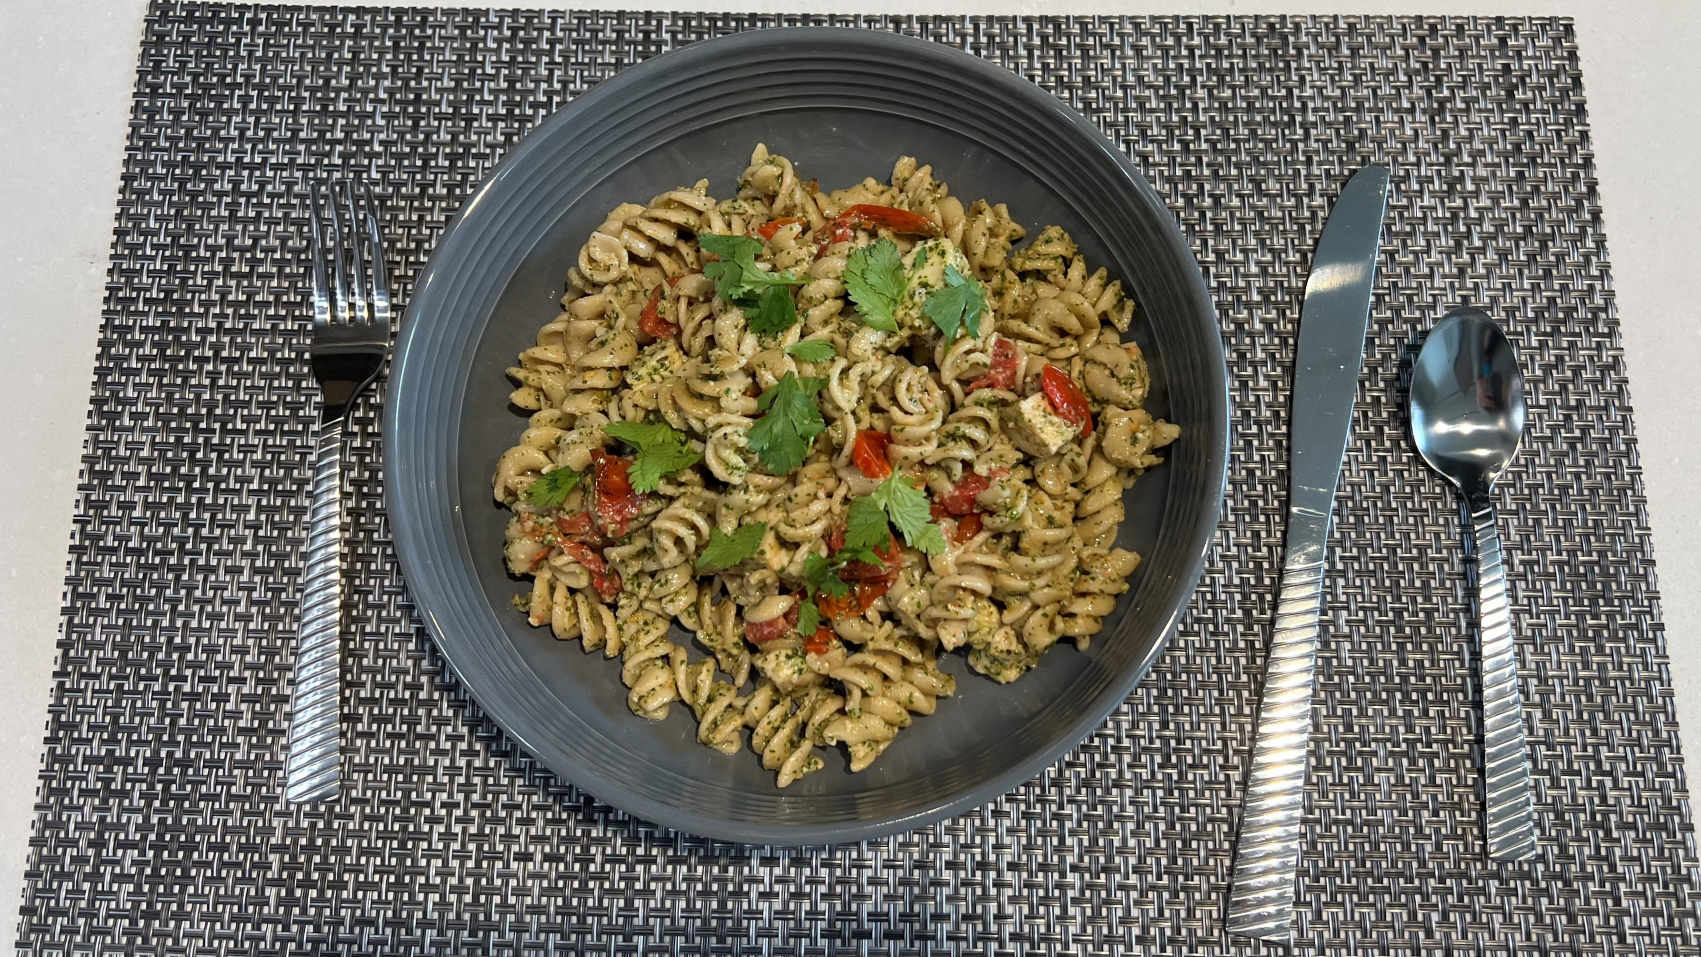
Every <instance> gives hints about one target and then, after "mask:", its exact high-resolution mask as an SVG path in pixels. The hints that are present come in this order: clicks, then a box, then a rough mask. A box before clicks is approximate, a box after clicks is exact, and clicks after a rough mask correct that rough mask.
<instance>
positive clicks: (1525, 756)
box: [1465, 491, 1536, 861]
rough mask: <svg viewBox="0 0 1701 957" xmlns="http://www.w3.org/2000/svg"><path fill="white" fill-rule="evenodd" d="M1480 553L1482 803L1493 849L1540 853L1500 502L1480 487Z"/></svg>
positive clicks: (1475, 517)
mask: <svg viewBox="0 0 1701 957" xmlns="http://www.w3.org/2000/svg"><path fill="white" fill-rule="evenodd" d="M1465 512H1466V517H1467V519H1468V520H1469V521H1470V525H1471V535H1472V537H1473V538H1474V539H1475V540H1476V553H1477V619H1478V623H1479V626H1480V629H1481V639H1480V641H1481V644H1482V744H1483V805H1484V808H1485V812H1484V817H1486V818H1487V823H1488V856H1489V858H1490V859H1491V860H1496V861H1522V860H1527V859H1529V858H1531V857H1534V856H1535V853H1536V823H1535V812H1534V810H1533V808H1532V807H1531V802H1530V791H1531V787H1530V755H1529V751H1528V749H1527V748H1526V747H1525V741H1524V696H1523V694H1522V693H1521V692H1520V691H1519V690H1518V647H1517V645H1516V643H1514V642H1513V640H1512V606H1511V603H1510V601H1508V599H1507V595H1506V562H1505V560H1504V559H1503V557H1502V553H1501V550H1500V527H1499V522H1498V521H1497V519H1496V517H1495V513H1494V501H1493V500H1492V499H1490V498H1489V497H1488V493H1487V492H1486V491H1482V492H1473V493H1472V494H1471V495H1470V496H1469V497H1468V498H1467V499H1466V504H1465Z"/></svg>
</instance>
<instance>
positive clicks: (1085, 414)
mask: <svg viewBox="0 0 1701 957" xmlns="http://www.w3.org/2000/svg"><path fill="white" fill-rule="evenodd" d="M1040 388H1042V389H1044V390H1045V398H1046V401H1048V402H1050V403H1051V408H1052V411H1054V412H1056V413H1057V415H1058V417H1059V418H1062V419H1067V420H1068V421H1070V422H1073V423H1075V424H1076V425H1078V426H1080V427H1081V434H1082V435H1092V434H1093V410H1092V409H1091V408H1089V407H1088V406H1087V394H1086V393H1085V392H1082V391H1081V387H1080V386H1078V385H1076V384H1075V380H1074V379H1071V378H1069V373H1067V372H1064V371H1063V370H1062V369H1059V368H1058V367H1056V366H1049V365H1048V366H1046V367H1045V369H1044V370H1043V371H1041V372H1040Z"/></svg>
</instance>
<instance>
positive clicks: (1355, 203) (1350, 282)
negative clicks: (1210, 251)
mask: <svg viewBox="0 0 1701 957" xmlns="http://www.w3.org/2000/svg"><path fill="white" fill-rule="evenodd" d="M1387 205H1388V169H1387V168H1386V167H1383V166H1367V167H1365V168H1364V169H1362V170H1359V171H1358V172H1357V173H1355V174H1354V175H1353V177H1352V179H1350V180H1348V181H1347V184H1346V186H1344V187H1343V188H1342V189H1341V195H1340V198H1339V199H1337V200H1336V201H1335V206H1334V209H1333V210H1332V211H1331V212H1330V214H1329V221H1328V223H1327V224H1326V225H1325V226H1324V228H1323V236H1322V238H1321V239H1319V240H1318V243H1317V254H1316V258H1315V259H1314V260H1313V262H1312V265H1311V275H1310V276H1309V277H1308V278H1307V279H1306V283H1305V301H1304V304H1303V306H1302V307H1301V310H1300V319H1299V353H1298V357H1297V358H1296V360H1295V363H1294V365H1295V369H1294V382H1293V398H1292V400H1291V420H1292V426H1291V433H1290V439H1289V446H1288V447H1289V453H1288V455H1289V465H1288V512H1287V548H1286V557H1285V559H1284V560H1283V563H1282V584H1281V592H1280V594H1279V596H1278V598H1277V603H1276V627H1275V631H1274V632H1273V633H1272V634H1271V636H1270V654H1269V657H1268V659H1267V660H1266V664H1265V675H1264V693H1263V697H1262V699H1261V700H1260V702H1259V706H1258V729H1257V734H1258V738H1257V745H1256V747H1255V748H1254V750H1253V754H1252V777H1251V780H1250V783H1249V784H1248V786H1247V792H1246V802H1245V809H1244V811H1243V816H1242V818H1241V825H1240V836H1239V839H1238V841H1237V842H1236V845H1235V864H1234V886H1233V889H1232V891H1231V893H1230V897H1229V911H1228V929H1229V931H1230V932H1231V933H1235V934H1241V935H1244V936H1248V937H1255V938H1259V939H1261V940H1273V941H1289V940H1291V939H1292V937H1293V928H1292V916H1293V898H1294V880H1295V876H1296V874H1295V871H1296V868H1297V867H1298V863H1299V862H1298V858H1299V839H1300V817H1301V814H1302V812H1303V811H1304V799H1305V794H1304V788H1305V770H1306V762H1307V758H1308V757H1309V755H1310V747H1309V745H1308V743H1307V739H1308V737H1309V735H1310V733H1311V693H1312V685H1313V683H1314V674H1313V669H1314V668H1315V666H1316V662H1317V640H1318V614H1319V613H1320V612H1321V610H1322V606H1323V566H1324V557H1325V553H1326V550H1327V546H1328V540H1329V524H1330V515H1331V513H1332V511H1333V509H1334V501H1335V485H1336V482H1337V481H1338V480H1339V478H1340V474H1341V460H1342V458H1343V457H1344V456H1345V454H1346V448H1347V438H1348V436H1349V435H1350V433H1351V432H1352V420H1353V402H1354V398H1355V397H1356V395H1357V391H1358V374H1359V367H1360V366H1361V365H1362V364H1363V362H1364V336H1365V330H1366V329H1367V327H1368V326H1369V322H1370V293H1371V287H1372V286H1373V285H1374V283H1375V281H1376V261H1377V258H1378V254H1379V252H1380V247H1381V237H1382V218H1383V214H1384V212H1385V211H1386V208H1387Z"/></svg>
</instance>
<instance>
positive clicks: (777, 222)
mask: <svg viewBox="0 0 1701 957" xmlns="http://www.w3.org/2000/svg"><path fill="white" fill-rule="evenodd" d="M793 225H798V226H801V225H803V220H801V219H798V218H797V217H796V216H781V217H780V218H779V219H770V220H768V221H767V222H765V223H763V224H762V225H760V226H758V227H756V235H758V236H761V237H762V238H763V239H773V238H774V237H775V236H777V235H779V232H780V230H782V229H784V228H786V227H787V226H793Z"/></svg>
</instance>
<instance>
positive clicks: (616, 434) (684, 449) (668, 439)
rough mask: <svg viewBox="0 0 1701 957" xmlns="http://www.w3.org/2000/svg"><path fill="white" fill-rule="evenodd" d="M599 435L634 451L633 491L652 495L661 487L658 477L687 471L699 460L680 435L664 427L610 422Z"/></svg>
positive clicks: (697, 454) (697, 450) (645, 423)
mask: <svg viewBox="0 0 1701 957" xmlns="http://www.w3.org/2000/svg"><path fill="white" fill-rule="evenodd" d="M602 431H603V434H605V435H607V436H608V437H609V438H613V439H619V440H620V441H622V442H625V443H626V444H627V445H630V446H632V447H633V448H634V449H637V450H638V455H637V457H636V458H634V459H633V461H632V473H631V479H632V488H633V490H634V491H638V492H654V491H655V490H656V489H657V488H659V487H660V486H661V480H662V476H664V475H672V474H673V473H674V472H677V471H679V470H680V469H683V468H689V467H691V466H693V465H696V464H697V463H698V462H700V461H702V459H703V452H702V450H700V449H695V448H692V447H691V445H690V444H689V443H687V442H686V441H685V436H684V435H682V434H680V433H679V432H676V431H674V429H673V428H672V427H670V426H668V425H667V424H666V423H662V422H610V423H609V424H607V425H605V426H603V427H602Z"/></svg>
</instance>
